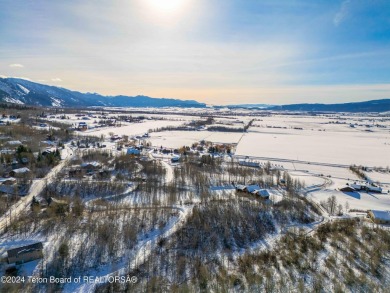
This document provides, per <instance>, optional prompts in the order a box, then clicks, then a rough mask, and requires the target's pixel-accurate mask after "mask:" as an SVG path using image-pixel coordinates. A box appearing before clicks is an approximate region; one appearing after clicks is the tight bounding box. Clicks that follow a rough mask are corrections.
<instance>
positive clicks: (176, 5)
mask: <svg viewBox="0 0 390 293" xmlns="http://www.w3.org/2000/svg"><path fill="white" fill-rule="evenodd" d="M145 2H147V4H148V5H149V6H150V7H151V8H153V9H154V10H156V12H159V13H162V14H173V13H177V12H179V11H180V10H181V9H182V8H183V7H184V5H185V2H187V1H186V0H145Z"/></svg>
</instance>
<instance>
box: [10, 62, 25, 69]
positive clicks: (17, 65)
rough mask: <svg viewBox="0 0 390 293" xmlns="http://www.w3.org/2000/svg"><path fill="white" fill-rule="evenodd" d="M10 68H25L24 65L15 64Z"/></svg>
mask: <svg viewBox="0 0 390 293" xmlns="http://www.w3.org/2000/svg"><path fill="white" fill-rule="evenodd" d="M9 67H11V68H23V67H24V65H23V64H19V63H13V64H10V65H9Z"/></svg>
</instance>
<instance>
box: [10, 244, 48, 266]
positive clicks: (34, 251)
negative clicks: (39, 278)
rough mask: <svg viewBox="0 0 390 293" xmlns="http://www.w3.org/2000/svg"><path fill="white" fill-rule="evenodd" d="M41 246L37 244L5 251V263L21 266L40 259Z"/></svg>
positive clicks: (41, 254)
mask: <svg viewBox="0 0 390 293" xmlns="http://www.w3.org/2000/svg"><path fill="white" fill-rule="evenodd" d="M42 251H43V244H42V242H37V243H34V244H31V245H26V246H22V247H18V248H14V249H10V250H8V251H7V255H8V257H7V261H8V263H9V264H11V263H15V264H23V263H26V262H29V261H33V260H36V259H40V258H42V257H43V252H42Z"/></svg>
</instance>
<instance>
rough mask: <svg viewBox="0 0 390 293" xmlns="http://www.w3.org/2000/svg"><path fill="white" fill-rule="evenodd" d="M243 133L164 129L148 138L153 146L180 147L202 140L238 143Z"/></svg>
mask: <svg viewBox="0 0 390 293" xmlns="http://www.w3.org/2000/svg"><path fill="white" fill-rule="evenodd" d="M241 137H242V133H239V132H213V131H164V132H153V133H151V134H150V138H149V139H148V140H149V141H150V142H151V143H152V145H153V146H158V147H160V146H163V147H166V148H180V147H182V146H191V145H192V144H193V143H196V142H199V141H201V140H205V141H210V142H213V143H221V144H222V143H231V144H234V143H238V141H239V140H240V138H241Z"/></svg>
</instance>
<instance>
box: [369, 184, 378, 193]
mask: <svg viewBox="0 0 390 293" xmlns="http://www.w3.org/2000/svg"><path fill="white" fill-rule="evenodd" d="M366 190H367V191H369V192H376V193H382V188H381V187H379V186H376V185H374V184H370V185H367V186H366Z"/></svg>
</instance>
